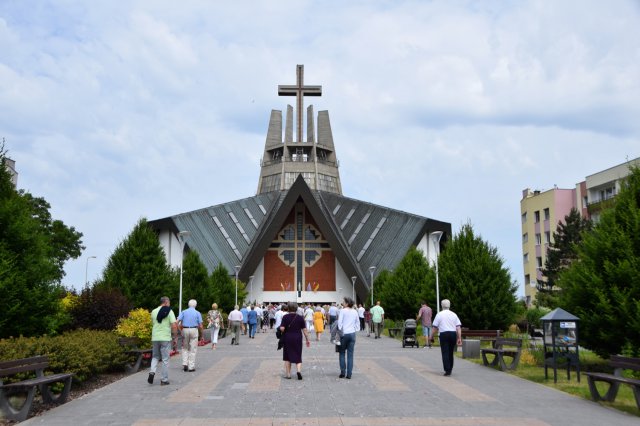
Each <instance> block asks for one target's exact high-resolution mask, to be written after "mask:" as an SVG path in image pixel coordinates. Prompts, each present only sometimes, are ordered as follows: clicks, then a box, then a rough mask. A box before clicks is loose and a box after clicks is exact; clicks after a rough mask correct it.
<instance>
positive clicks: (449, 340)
mask: <svg viewBox="0 0 640 426" xmlns="http://www.w3.org/2000/svg"><path fill="white" fill-rule="evenodd" d="M440 306H442V310H441V311H440V312H439V313H438V315H436V318H435V319H434V320H433V326H432V331H433V334H432V335H431V341H432V342H433V338H434V336H435V335H436V333H438V334H439V336H440V351H441V352H442V366H443V367H444V375H445V376H450V375H451V370H453V353H454V352H455V350H456V345H462V329H461V327H462V323H460V318H458V316H457V315H456V314H455V313H454V312H452V311H450V310H449V308H450V307H451V302H450V301H449V299H444V300H443V301H442V302H441V303H440Z"/></svg>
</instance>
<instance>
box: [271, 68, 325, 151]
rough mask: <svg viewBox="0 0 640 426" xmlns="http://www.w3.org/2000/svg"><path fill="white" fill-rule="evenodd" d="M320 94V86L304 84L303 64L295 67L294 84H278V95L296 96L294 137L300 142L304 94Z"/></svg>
mask: <svg viewBox="0 0 640 426" xmlns="http://www.w3.org/2000/svg"><path fill="white" fill-rule="evenodd" d="M305 95H307V96H322V86H305V85H304V65H298V66H297V67H296V85H295V86H293V85H278V96H295V97H296V121H297V122H296V133H297V134H296V139H297V142H302V117H303V115H302V113H303V109H304V96H305Z"/></svg>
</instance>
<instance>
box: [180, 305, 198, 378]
mask: <svg viewBox="0 0 640 426" xmlns="http://www.w3.org/2000/svg"><path fill="white" fill-rule="evenodd" d="M197 304H198V302H196V301H195V300H194V299H191V300H189V309H185V310H184V311H182V312H180V315H178V325H179V328H180V329H181V330H182V369H183V370H184V371H191V372H193V371H196V352H197V350H198V332H199V331H202V315H201V314H200V312H198V311H196V305H197Z"/></svg>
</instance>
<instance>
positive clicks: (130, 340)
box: [118, 337, 153, 374]
mask: <svg viewBox="0 0 640 426" xmlns="http://www.w3.org/2000/svg"><path fill="white" fill-rule="evenodd" d="M139 342H140V340H139V339H138V338H137V337H121V338H119V339H118V343H119V344H120V346H122V347H123V348H124V350H125V352H126V353H127V354H128V355H129V360H128V361H127V362H126V363H125V365H124V370H125V371H126V372H127V374H133V373H137V372H138V371H140V368H142V367H143V365H144V366H145V367H148V366H149V365H151V356H152V353H153V349H151V348H148V349H140V348H139V347H138V344H139Z"/></svg>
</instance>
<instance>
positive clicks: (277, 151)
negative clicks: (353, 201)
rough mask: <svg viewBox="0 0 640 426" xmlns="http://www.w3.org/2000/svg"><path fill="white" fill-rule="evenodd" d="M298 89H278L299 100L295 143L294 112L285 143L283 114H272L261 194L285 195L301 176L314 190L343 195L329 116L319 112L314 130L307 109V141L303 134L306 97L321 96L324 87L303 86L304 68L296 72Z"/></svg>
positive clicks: (310, 111) (288, 120)
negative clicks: (278, 192) (285, 191)
mask: <svg viewBox="0 0 640 426" xmlns="http://www.w3.org/2000/svg"><path fill="white" fill-rule="evenodd" d="M296 77H297V82H296V84H295V85H279V86H278V95H279V96H295V97H296V109H295V115H296V134H295V139H294V133H293V123H294V119H293V116H294V110H293V107H292V106H291V105H287V115H286V122H285V131H284V139H283V134H282V111H279V110H272V111H271V118H270V119H269V128H268V130H267V140H266V142H265V144H264V153H263V155H262V161H261V163H260V166H261V167H260V180H259V182H258V192H257V195H259V194H264V193H268V192H273V191H284V190H288V189H289V188H291V186H292V185H293V183H294V182H295V181H296V179H297V178H298V176H300V175H301V176H302V177H303V178H304V180H305V181H306V183H307V185H308V186H309V188H310V189H312V190H318V191H325V192H332V193H335V194H339V195H342V186H341V185H340V174H339V172H338V159H337V158H336V153H335V147H334V145H333V135H332V133H331V123H330V122H329V112H328V111H319V112H318V128H317V133H316V128H315V126H314V114H313V105H309V107H308V108H307V134H306V140H305V139H304V135H303V132H302V129H303V120H302V117H303V111H304V96H305V95H306V96H321V95H322V86H305V85H304V65H298V66H297V69H296Z"/></svg>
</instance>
